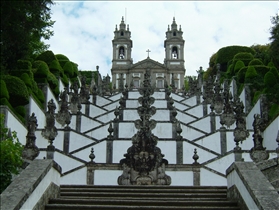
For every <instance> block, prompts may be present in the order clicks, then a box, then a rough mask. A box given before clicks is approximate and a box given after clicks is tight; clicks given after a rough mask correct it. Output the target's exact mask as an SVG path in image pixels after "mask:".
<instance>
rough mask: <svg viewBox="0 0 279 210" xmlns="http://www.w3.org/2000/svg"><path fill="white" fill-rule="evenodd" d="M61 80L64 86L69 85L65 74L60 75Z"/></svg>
mask: <svg viewBox="0 0 279 210" xmlns="http://www.w3.org/2000/svg"><path fill="white" fill-rule="evenodd" d="M61 81H62V82H63V84H64V86H68V85H69V79H68V77H67V76H66V74H63V75H62V77H61Z"/></svg>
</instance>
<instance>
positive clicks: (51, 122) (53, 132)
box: [42, 99, 58, 144]
mask: <svg viewBox="0 0 279 210" xmlns="http://www.w3.org/2000/svg"><path fill="white" fill-rule="evenodd" d="M55 109H56V105H55V103H54V102H53V99H51V100H50V101H49V102H48V111H47V112H46V114H45V115H46V126H45V128H44V129H43V130H42V136H43V137H44V138H46V139H48V140H49V141H50V143H51V144H52V142H53V140H54V139H55V137H56V136H57V135H58V133H57V128H56V127H55V113H54V112H55Z"/></svg>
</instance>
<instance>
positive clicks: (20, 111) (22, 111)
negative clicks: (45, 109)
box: [14, 106, 26, 118]
mask: <svg viewBox="0 0 279 210" xmlns="http://www.w3.org/2000/svg"><path fill="white" fill-rule="evenodd" d="M14 110H15V111H16V112H17V114H19V115H20V116H21V117H22V118H25V115H26V110H25V108H24V106H17V107H15V108H14Z"/></svg>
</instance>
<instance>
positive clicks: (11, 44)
mask: <svg viewBox="0 0 279 210" xmlns="http://www.w3.org/2000/svg"><path fill="white" fill-rule="evenodd" d="M52 4H53V2H52V0H36V1H27V0H24V1H1V10H0V11H1V65H3V66H4V67H6V69H7V70H8V71H9V70H12V69H15V68H16V61H17V60H19V59H30V58H32V57H33V54H38V53H39V52H40V51H42V50H45V49H46V48H47V46H46V45H45V44H44V43H43V42H42V41H41V38H43V39H49V38H50V37H51V36H52V35H53V31H51V30H50V27H52V25H53V24H54V21H51V17H50V14H51V11H50V6H51V5H52Z"/></svg>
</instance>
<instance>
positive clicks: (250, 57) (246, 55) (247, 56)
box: [233, 52, 254, 66]
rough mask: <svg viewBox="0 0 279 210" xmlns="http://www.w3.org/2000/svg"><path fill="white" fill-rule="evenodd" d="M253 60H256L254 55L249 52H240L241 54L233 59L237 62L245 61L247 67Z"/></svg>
mask: <svg viewBox="0 0 279 210" xmlns="http://www.w3.org/2000/svg"><path fill="white" fill-rule="evenodd" d="M253 59H254V57H253V55H252V54H251V53H248V52H240V53H237V54H235V56H234V57H233V60H235V61H237V60H241V61H243V63H244V65H245V66H248V64H249V63H250V61H251V60H253Z"/></svg>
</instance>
